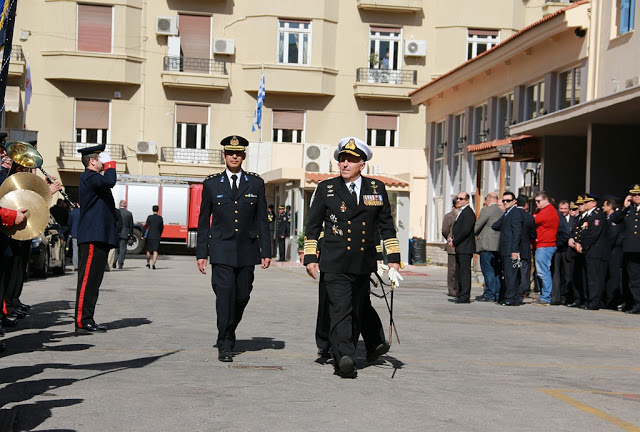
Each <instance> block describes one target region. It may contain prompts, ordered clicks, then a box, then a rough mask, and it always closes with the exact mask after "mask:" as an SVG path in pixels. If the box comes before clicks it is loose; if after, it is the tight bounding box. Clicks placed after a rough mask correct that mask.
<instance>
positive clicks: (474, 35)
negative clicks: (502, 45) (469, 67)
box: [467, 29, 500, 60]
mask: <svg viewBox="0 0 640 432" xmlns="http://www.w3.org/2000/svg"><path fill="white" fill-rule="evenodd" d="M498 42H500V32H499V31H498V30H481V29H469V31H468V33H467V60H469V59H472V58H474V57H475V56H477V55H479V54H482V53H483V52H485V51H487V50H488V49H489V48H491V47H493V46H495V45H497V44H498Z"/></svg>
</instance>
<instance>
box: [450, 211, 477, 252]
mask: <svg viewBox="0 0 640 432" xmlns="http://www.w3.org/2000/svg"><path fill="white" fill-rule="evenodd" d="M475 223H476V214H475V212H474V211H473V210H471V207H470V206H466V207H465V208H464V209H463V210H462V212H461V213H460V214H459V215H458V218H457V219H456V220H455V221H454V222H453V226H452V227H451V236H452V237H453V246H454V247H455V248H456V255H458V254H474V253H475V252H476V236H475V235H474V232H473V227H474V225H475Z"/></svg>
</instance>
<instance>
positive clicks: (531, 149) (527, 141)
mask: <svg viewBox="0 0 640 432" xmlns="http://www.w3.org/2000/svg"><path fill="white" fill-rule="evenodd" d="M467 150H468V151H469V153H472V154H473V157H474V159H476V160H478V161H481V160H483V161H487V160H494V161H495V160H500V159H509V160H511V161H513V162H518V161H520V162H523V161H539V160H540V156H541V155H540V140H538V139H537V138H535V137H533V136H531V135H518V136H512V137H509V138H504V139H497V140H493V141H488V142H483V143H480V144H471V145H469V146H467Z"/></svg>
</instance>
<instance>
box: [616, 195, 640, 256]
mask: <svg viewBox="0 0 640 432" xmlns="http://www.w3.org/2000/svg"><path fill="white" fill-rule="evenodd" d="M611 220H612V221H613V222H615V223H617V224H623V225H624V228H623V231H622V236H623V238H622V250H623V251H624V252H627V253H640V229H639V228H640V207H637V206H635V205H633V204H631V206H629V207H627V208H624V209H618V210H616V211H615V212H613V213H612V214H611Z"/></svg>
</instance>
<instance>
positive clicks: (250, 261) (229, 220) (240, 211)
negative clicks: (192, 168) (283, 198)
mask: <svg viewBox="0 0 640 432" xmlns="http://www.w3.org/2000/svg"><path fill="white" fill-rule="evenodd" d="M210 220H211V222H209V221H210ZM207 256H208V257H210V262H211V263H212V264H225V265H229V266H232V267H247V266H253V265H256V264H260V259H261V258H271V244H270V239H269V221H268V219H267V200H266V198H265V193H264V180H262V179H261V178H260V176H258V175H257V174H254V173H249V172H246V171H242V172H241V173H240V174H239V179H238V193H237V195H236V196H233V194H232V192H231V184H230V181H229V179H228V178H227V174H226V171H223V172H221V173H219V174H214V175H210V176H209V177H207V178H206V180H205V181H204V183H203V188H202V204H201V205H200V216H199V217H198V243H197V247H196V257H197V258H198V259H206V258H207Z"/></svg>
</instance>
